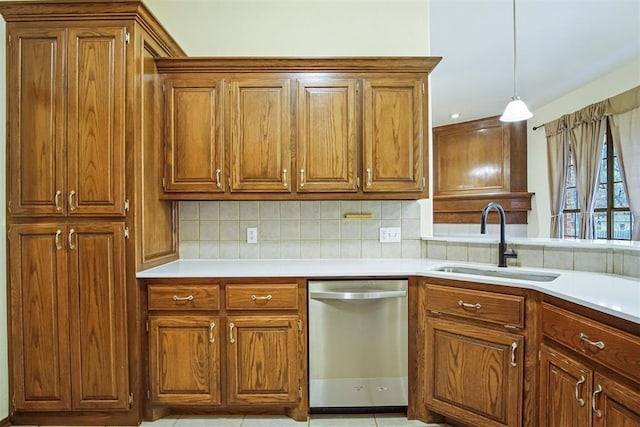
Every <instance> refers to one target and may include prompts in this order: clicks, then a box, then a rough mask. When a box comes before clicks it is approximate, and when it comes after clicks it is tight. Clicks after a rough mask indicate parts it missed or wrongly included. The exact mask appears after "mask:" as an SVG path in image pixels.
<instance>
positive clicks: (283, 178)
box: [282, 169, 289, 188]
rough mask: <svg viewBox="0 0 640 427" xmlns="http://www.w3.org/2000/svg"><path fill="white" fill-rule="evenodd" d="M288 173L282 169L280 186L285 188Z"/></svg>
mask: <svg viewBox="0 0 640 427" xmlns="http://www.w3.org/2000/svg"><path fill="white" fill-rule="evenodd" d="M288 177H289V171H288V170H286V169H282V186H283V187H284V188H287V187H288V186H289V178H288Z"/></svg>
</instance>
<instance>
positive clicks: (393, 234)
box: [380, 227, 401, 243]
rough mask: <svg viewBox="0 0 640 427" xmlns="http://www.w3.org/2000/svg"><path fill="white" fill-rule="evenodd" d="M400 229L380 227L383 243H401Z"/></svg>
mask: <svg viewBox="0 0 640 427" xmlns="http://www.w3.org/2000/svg"><path fill="white" fill-rule="evenodd" d="M400 237H401V231H400V227H380V242H381V243H397V242H400Z"/></svg>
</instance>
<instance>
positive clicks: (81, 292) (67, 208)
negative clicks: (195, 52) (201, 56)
mask: <svg viewBox="0 0 640 427" xmlns="http://www.w3.org/2000/svg"><path fill="white" fill-rule="evenodd" d="M0 13H2V15H3V17H4V19H5V20H6V22H7V26H6V27H7V140H6V141H7V210H8V216H7V228H8V230H7V236H8V251H7V253H8V271H9V275H8V276H9V277H8V289H9V301H8V302H9V304H8V306H9V313H8V314H9V319H10V320H9V331H10V332H9V349H10V356H9V357H10V413H11V418H12V420H13V421H14V422H19V423H27V424H54V423H63V424H64V423H66V422H69V423H74V424H77V423H81V424H83V423H87V424H95V423H100V424H138V422H139V421H140V417H141V408H142V405H141V404H140V395H141V390H142V385H141V384H140V380H139V378H140V376H139V375H137V373H138V372H140V371H141V369H142V360H143V357H142V354H141V352H142V351H141V347H140V341H141V339H140V334H141V325H142V321H141V319H140V317H141V315H140V290H139V287H138V284H137V282H136V279H135V273H136V271H137V270H139V269H142V268H147V267H150V266H153V265H155V264H158V263H161V262H166V261H168V260H171V259H174V258H175V257H176V236H175V235H174V233H175V232H174V231H172V230H175V227H172V224H173V222H174V221H175V219H174V216H175V206H174V205H173V204H172V202H166V201H160V200H159V197H158V192H159V191H160V190H159V189H161V184H160V182H161V179H162V178H161V176H162V160H163V159H162V131H161V128H162V125H161V123H160V120H161V118H162V87H161V85H159V84H158V79H157V73H156V70H155V64H154V58H157V57H167V56H182V55H184V53H183V52H182V50H181V49H180V47H179V46H178V45H177V44H176V43H175V41H174V40H173V39H172V38H171V37H170V36H169V34H168V33H167V32H166V31H165V30H164V29H163V28H162V27H161V25H160V24H159V23H158V22H157V21H156V20H155V18H154V17H153V16H152V15H151V13H150V12H149V11H148V10H147V8H146V7H145V6H144V5H143V4H142V3H140V2H139V1H132V0H125V1H88V2H82V3H80V2H74V1H47V2H39V1H33V2H2V3H0ZM151 226H154V232H153V233H150V232H147V233H144V234H143V232H144V230H145V229H147V228H148V227H151ZM156 226H157V227H158V228H157V229H156V228H155V227H156ZM143 236H144V237H143Z"/></svg>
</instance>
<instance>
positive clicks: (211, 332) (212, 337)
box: [209, 322, 216, 343]
mask: <svg viewBox="0 0 640 427" xmlns="http://www.w3.org/2000/svg"><path fill="white" fill-rule="evenodd" d="M215 327H216V324H215V323H214V322H211V323H209V342H210V343H214V342H216V340H215V337H214V336H213V330H214V329H215Z"/></svg>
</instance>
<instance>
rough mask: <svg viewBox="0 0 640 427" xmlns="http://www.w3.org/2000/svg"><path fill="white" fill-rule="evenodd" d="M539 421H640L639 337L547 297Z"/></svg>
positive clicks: (637, 424) (618, 426) (639, 424)
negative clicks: (561, 305)
mask: <svg viewBox="0 0 640 427" xmlns="http://www.w3.org/2000/svg"><path fill="white" fill-rule="evenodd" d="M541 317H542V333H543V335H544V338H545V344H543V345H542V346H541V351H540V426H543V427H546V426H549V427H556V426H557V427H560V426H562V427H565V426H569V427H571V426H575V427H583V426H584V427H590V426H596V427H603V426H607V427H613V426H615V427H640V387H638V378H640V342H639V341H638V339H637V337H634V336H633V335H631V334H629V333H626V332H624V331H621V330H619V329H617V328H615V327H612V326H610V325H607V324H604V323H601V322H599V321H596V320H594V319H591V318H587V317H585V316H582V315H580V314H576V313H573V312H571V311H568V310H566V309H564V308H560V307H556V306H554V305H551V304H547V303H543V304H542V309H541Z"/></svg>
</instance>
